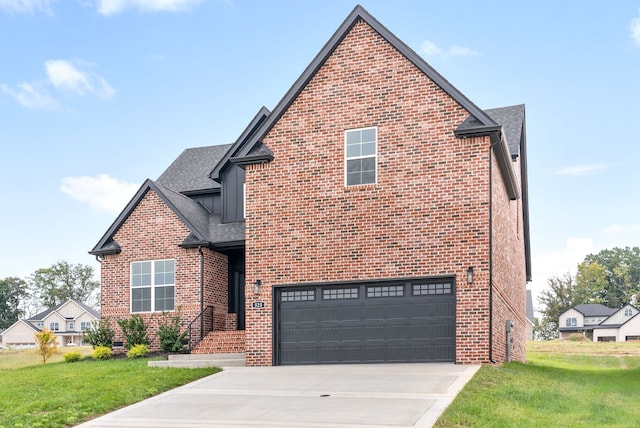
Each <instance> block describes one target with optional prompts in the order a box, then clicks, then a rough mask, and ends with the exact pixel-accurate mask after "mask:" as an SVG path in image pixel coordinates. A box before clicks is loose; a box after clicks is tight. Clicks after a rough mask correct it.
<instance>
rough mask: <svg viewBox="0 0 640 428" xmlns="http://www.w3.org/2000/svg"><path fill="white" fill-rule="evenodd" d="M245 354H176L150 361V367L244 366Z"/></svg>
mask: <svg viewBox="0 0 640 428" xmlns="http://www.w3.org/2000/svg"><path fill="white" fill-rule="evenodd" d="M245 364H246V361H245V355H244V354H240V353H238V354H176V355H169V359H168V360H160V361H149V362H148V363H147V365H148V366H149V367H185V368H187V367H188V368H200V367H244V366H245Z"/></svg>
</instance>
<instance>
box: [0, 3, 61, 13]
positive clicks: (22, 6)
mask: <svg viewBox="0 0 640 428" xmlns="http://www.w3.org/2000/svg"><path fill="white" fill-rule="evenodd" d="M54 1H55V0H0V10H4V11H7V12H11V13H34V12H44V13H51V8H50V5H51V3H53V2H54Z"/></svg>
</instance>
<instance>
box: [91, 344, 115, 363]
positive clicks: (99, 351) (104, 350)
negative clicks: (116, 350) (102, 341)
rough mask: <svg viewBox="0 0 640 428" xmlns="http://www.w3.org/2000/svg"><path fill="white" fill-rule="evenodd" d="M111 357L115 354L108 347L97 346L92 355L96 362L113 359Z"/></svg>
mask: <svg viewBox="0 0 640 428" xmlns="http://www.w3.org/2000/svg"><path fill="white" fill-rule="evenodd" d="M111 355H113V352H112V351H111V348H109V347H108V346H96V347H95V348H93V352H92V353H91V356H92V357H93V358H94V359H95V360H108V359H109V358H111Z"/></svg>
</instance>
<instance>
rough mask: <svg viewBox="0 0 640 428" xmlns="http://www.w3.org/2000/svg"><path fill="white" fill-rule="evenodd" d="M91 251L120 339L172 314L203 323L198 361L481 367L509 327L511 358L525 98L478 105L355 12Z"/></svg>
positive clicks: (514, 354)
mask: <svg viewBox="0 0 640 428" xmlns="http://www.w3.org/2000/svg"><path fill="white" fill-rule="evenodd" d="M90 253H91V254H94V255H96V256H97V257H98V259H99V260H100V261H101V278H102V281H101V285H102V293H101V296H102V301H101V313H102V316H103V317H105V318H107V319H110V320H111V321H112V326H113V328H114V329H115V330H116V335H117V340H122V334H121V332H120V330H119V328H118V326H117V325H116V324H115V320H117V319H123V318H129V317H131V316H132V315H134V314H139V315H142V316H143V317H144V318H145V319H146V320H147V321H148V322H149V324H150V326H151V332H154V331H155V329H156V328H157V323H158V320H159V318H160V317H159V316H158V313H159V312H163V311H168V312H170V313H172V314H179V315H180V316H181V317H182V320H183V323H184V325H185V326H187V325H189V326H190V329H191V330H193V329H196V330H199V329H200V328H202V330H203V331H202V332H201V333H200V336H203V335H204V334H205V333H206V337H205V338H204V340H202V341H201V342H199V340H200V338H199V337H197V336H198V335H195V336H194V335H193V334H192V336H191V344H190V345H191V347H192V348H194V349H193V351H192V352H195V353H202V352H245V354H246V361H247V364H248V365H279V364H321V363H358V362H414V361H450V362H457V363H486V362H490V361H504V360H505V359H506V353H507V342H506V327H505V326H506V324H507V321H509V320H510V321H513V323H514V328H513V330H512V342H511V343H510V345H509V346H510V347H511V358H513V359H515V360H520V361H524V359H525V340H526V337H527V336H526V325H527V323H528V321H527V318H526V303H525V301H526V296H525V287H526V283H527V282H528V281H529V280H530V279H531V264H530V252H529V216H528V191H527V160H526V133H525V109H524V106H523V105H517V106H510V107H503V108H497V109H490V110H482V109H480V108H479V107H478V106H476V105H475V104H473V103H472V102H471V101H470V100H469V99H468V98H467V97H465V96H464V95H463V94H462V93H461V92H460V91H458V90H457V89H456V88H454V87H453V86H452V85H451V84H450V83H449V82H448V81H447V80H445V79H444V78H443V77H442V76H441V75H440V74H438V73H437V72H436V71H435V70H434V69H433V68H431V66H429V65H428V64H427V63H426V62H425V61H424V60H423V59H422V58H420V57H419V56H418V55H417V54H416V53H415V52H414V51H413V50H411V49H410V48H409V47H408V46H407V45H406V44H404V43H403V42H402V41H401V40H399V39H398V38H397V37H396V36H395V35H394V34H392V33H391V32H390V31H389V30H387V29H386V28H385V27H384V26H383V25H382V24H380V22H378V21H377V20H376V19H375V18H373V17H372V16H371V15H370V14H369V13H367V12H366V11H365V10H364V9H363V8H361V7H360V6H358V7H356V8H355V9H354V10H353V12H352V13H351V14H350V15H349V16H348V17H347V18H346V20H345V21H344V22H343V23H342V25H341V26H340V27H339V28H338V30H337V31H336V33H334V34H333V36H332V37H331V38H330V39H329V41H328V42H327V44H326V45H325V46H324V47H323V48H322V50H321V51H320V53H319V54H318V55H317V56H316V57H315V58H314V59H313V61H312V62H311V63H310V64H309V66H308V67H307V69H306V70H305V71H304V72H303V73H302V75H301V76H300V78H299V79H298V80H297V81H296V82H295V83H294V84H293V86H292V87H291V88H290V89H289V91H288V92H287V93H286V94H285V95H284V98H283V99H282V100H281V101H280V103H279V104H278V105H276V107H275V108H274V109H273V111H269V110H267V109H266V108H262V109H261V110H260V111H259V112H258V114H257V115H256V116H255V117H254V118H253V120H252V121H251V122H250V123H249V125H248V126H247V128H246V129H245V130H244V131H243V132H242V133H241V134H240V136H239V138H238V139H237V140H236V142H235V143H234V144H232V145H224V146H211V147H201V148H194V149H187V150H185V151H184V152H183V153H182V154H181V155H180V156H179V157H178V158H177V159H176V160H175V161H174V162H173V164H172V165H171V166H170V167H169V168H168V169H167V170H166V171H165V172H164V173H163V174H162V175H161V176H160V177H159V178H158V180H156V181H152V180H147V181H146V182H145V183H144V184H143V185H142V187H141V188H140V189H139V190H138V192H137V193H136V195H135V196H134V197H133V199H132V200H131V202H130V203H129V204H128V205H127V206H126V207H125V209H124V211H123V212H122V213H121V214H120V215H119V216H118V217H117V219H116V220H115V222H114V223H113V224H112V226H111V227H110V228H109V229H108V230H107V231H106V233H105V235H104V236H103V237H102V238H101V239H100V241H99V242H98V243H97V245H96V246H95V247H94V248H93V250H91V251H90ZM245 284H246V288H245ZM178 309H179V312H176V311H177V310H178ZM209 330H213V331H212V332H209ZM152 337H153V334H152ZM198 342H199V343H198ZM151 347H152V349H157V347H158V342H157V339H154V341H153V342H152V344H151ZM118 350H121V349H118Z"/></svg>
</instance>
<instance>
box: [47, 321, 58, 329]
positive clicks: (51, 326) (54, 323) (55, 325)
mask: <svg viewBox="0 0 640 428" xmlns="http://www.w3.org/2000/svg"><path fill="white" fill-rule="evenodd" d="M49 330H51V331H59V330H60V324H58V323H57V322H51V323H49Z"/></svg>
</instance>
